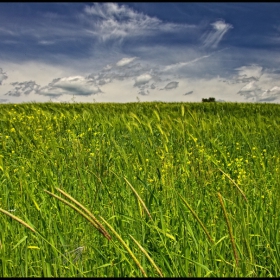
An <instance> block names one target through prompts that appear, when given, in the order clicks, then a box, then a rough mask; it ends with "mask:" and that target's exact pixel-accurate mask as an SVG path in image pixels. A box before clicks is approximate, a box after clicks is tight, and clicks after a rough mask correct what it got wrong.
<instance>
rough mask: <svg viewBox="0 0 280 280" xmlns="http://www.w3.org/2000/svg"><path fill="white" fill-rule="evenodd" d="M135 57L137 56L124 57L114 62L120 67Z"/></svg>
mask: <svg viewBox="0 0 280 280" xmlns="http://www.w3.org/2000/svg"><path fill="white" fill-rule="evenodd" d="M136 58H137V57H124V58H122V59H121V60H120V61H118V62H117V63H116V65H117V66H120V67H122V66H125V65H127V64H129V63H131V62H132V61H134V60H135V59H136Z"/></svg>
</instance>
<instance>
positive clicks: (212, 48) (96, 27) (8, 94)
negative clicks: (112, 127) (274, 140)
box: [0, 2, 280, 103]
mask: <svg viewBox="0 0 280 280" xmlns="http://www.w3.org/2000/svg"><path fill="white" fill-rule="evenodd" d="M279 15H280V4H279V3H121V2H118V3H42V4H41V3H1V4H0V102H28V101H49V100H50V99H51V100H53V101H58V102H59V101H70V100H71V99H73V95H74V96H75V101H76V102H77V101H78V102H92V101H93V100H94V101H97V102H131V101H137V98H140V100H143V101H153V100H162V101H186V102H188V101H200V100H201V98H204V97H209V96H213V97H216V99H217V100H220V101H234V102H235V101H238V102H276V103H279V101H280V66H279V65H280V64H279V63H280V53H279V51H280V17H279ZM190 92H191V93H190ZM186 93H188V94H186Z"/></svg>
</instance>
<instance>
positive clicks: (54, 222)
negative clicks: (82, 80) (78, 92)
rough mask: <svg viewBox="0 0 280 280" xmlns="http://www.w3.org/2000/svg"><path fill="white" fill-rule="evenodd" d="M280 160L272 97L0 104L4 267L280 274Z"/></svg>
mask: <svg viewBox="0 0 280 280" xmlns="http://www.w3.org/2000/svg"><path fill="white" fill-rule="evenodd" d="M279 171H280V106H279V105H276V104H234V103H207V104H206V103H131V104H53V103H43V104H40V103H38V104H36V103H33V104H20V105H14V104H2V105H1V110H0V184H1V193H0V229H1V230H0V276H2V277H22V276H23V277H33V276H34V277H77V276H84V277H90V276H92V277H126V276H127V277H142V276H149V277H158V276H164V277H168V276H169V277H184V276H185V277H188V276H190V277H191V276H193V277H204V276H206V277H226V276H238V277H278V276H279V275H280V261H279V260H280V251H279V248H280V247H279V244H280V238H279V235H280V217H279V215H278V213H279V208H280V207H279V194H280V186H279V182H280V176H279V174H280V172H279ZM44 190H45V191H44ZM58 194H59V195H58ZM64 198H66V199H67V200H66V199H64ZM66 248H67V249H66Z"/></svg>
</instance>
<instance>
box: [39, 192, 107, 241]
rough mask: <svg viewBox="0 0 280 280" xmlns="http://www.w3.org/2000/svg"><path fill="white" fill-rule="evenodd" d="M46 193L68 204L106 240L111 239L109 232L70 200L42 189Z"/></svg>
mask: <svg viewBox="0 0 280 280" xmlns="http://www.w3.org/2000/svg"><path fill="white" fill-rule="evenodd" d="M44 191H45V192H46V193H48V194H49V195H51V196H53V197H55V198H56V199H58V200H60V201H61V202H63V203H64V204H66V205H68V206H69V207H71V208H72V209H74V210H75V211H77V212H78V213H79V214H80V215H82V216H83V217H84V218H86V219H87V220H88V221H89V222H90V223H91V224H92V225H93V226H94V227H95V228H96V229H97V230H98V231H99V232H100V233H102V234H103V236H105V237H106V238H107V239H108V240H111V236H110V234H109V233H108V232H107V231H106V230H105V229H104V228H103V227H102V228H100V227H99V225H98V224H97V223H96V222H95V220H93V219H92V218H91V217H89V216H88V215H86V214H85V213H84V212H82V211H81V210H80V209H79V208H77V207H76V206H75V205H73V204H71V203H70V202H68V201H67V200H65V199H63V198H61V197H59V196H58V195H55V194H53V193H51V192H49V191H47V190H44Z"/></svg>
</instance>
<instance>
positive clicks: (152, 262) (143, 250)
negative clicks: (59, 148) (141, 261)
mask: <svg viewBox="0 0 280 280" xmlns="http://www.w3.org/2000/svg"><path fill="white" fill-rule="evenodd" d="M129 236H130V238H131V239H132V240H133V241H134V242H135V243H136V245H137V246H138V247H139V249H140V250H141V251H142V252H143V253H144V254H145V256H146V257H147V259H148V260H149V261H150V262H151V264H152V265H153V267H154V268H155V269H156V271H157V272H158V274H159V275H160V277H164V276H163V274H162V273H161V271H160V269H159V268H158V266H157V265H156V264H155V262H154V260H153V259H152V258H151V257H150V256H149V254H148V252H147V251H146V250H145V249H144V248H143V247H142V246H141V245H140V243H139V242H138V241H137V240H136V239H134V237H133V236H131V235H130V234H129Z"/></svg>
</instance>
